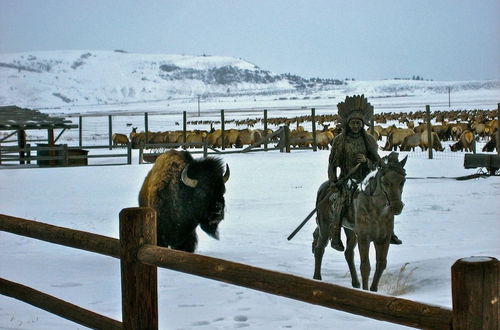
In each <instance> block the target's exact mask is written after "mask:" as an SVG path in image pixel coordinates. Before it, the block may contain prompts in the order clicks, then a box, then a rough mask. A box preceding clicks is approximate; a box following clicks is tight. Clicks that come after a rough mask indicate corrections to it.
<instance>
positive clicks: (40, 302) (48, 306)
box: [0, 208, 499, 329]
mask: <svg viewBox="0 0 500 330" xmlns="http://www.w3.org/2000/svg"><path fill="white" fill-rule="evenodd" d="M0 230H2V231H6V232H10V233H13V234H18V235H22V236H27V237H31V238H35V239H39V240H43V241H47V242H51V243H55V244H60V245H65V246H68V247H73V248H78V249H82V250H86V251H91V252H95V253H99V254H103V255H107V256H111V257H115V258H119V259H120V260H121V273H122V311H123V317H122V318H123V322H122V323H120V322H118V321H115V320H112V319H109V318H107V317H105V316H102V315H99V314H95V313H93V312H90V311H87V310H85V309H82V308H80V307H78V306H75V305H72V304H70V303H68V302H65V301H61V300H59V299H58V298H55V297H52V296H49V295H46V294H45V293H42V292H39V291H36V290H34V289H31V288H28V287H25V286H23V285H21V284H17V283H14V282H10V281H7V280H4V279H0V293H2V294H4V295H7V296H11V297H13V298H16V299H20V300H22V301H25V302H27V303H30V304H32V305H34V306H37V307H40V308H42V309H45V310H47V311H49V312H52V313H54V314H57V315H59V316H62V317H64V318H67V319H70V320H73V321H75V322H77V323H80V324H83V325H86V326H90V327H95V328H103V329H115V328H121V327H123V328H124V329H146V328H147V329H157V327H158V301H157V300H158V296H157V290H158V285H157V272H156V267H162V268H167V269H171V270H175V271H180V272H183V273H187V274H192V275H197V276H201V277H205V278H209V279H213V280H217V281H221V282H225V283H230V284H234V285H238V286H242V287H246V288H250V289H254V290H258V291H262V292H266V293H270V294H274V295H278V296H282V297H287V298H291V299H295V300H299V301H303V302H307V303H310V304H315V305H319V306H323V307H328V308H332V309H337V310H341V311H344V312H348V313H352V314H356V315H361V316H365V317H369V318H373V319H377V320H380V321H387V322H392V323H396V324H401V325H406V326H410V327H417V328H426V329H470V328H484V327H482V326H486V328H488V329H489V328H492V329H494V328H497V326H498V286H497V284H498V273H499V270H498V269H499V262H498V260H496V259H495V258H492V257H480V258H464V259H460V260H458V261H457V262H456V263H455V264H454V266H453V267H452V296H453V310H450V309H447V308H442V307H439V306H434V305H429V304H424V303H419V302H415V301H411V300H406V299H401V298H397V297H392V296H384V295H380V294H375V293H370V292H367V291H362V290H359V289H351V288H346V287H342V286H339V285H334V284H329V283H325V282H320V281H316V280H310V279H306V278H303V277H299V276H295V275H291V274H285V273H280V272H277V271H272V270H267V269H263V268H258V267H254V266H249V265H245V264H240V263H236V262H232V261H227V260H223V259H218V258H214V257H209V256H203V255H198V254H193V253H187V252H183V251H177V250H173V249H168V248H164V247H159V246H157V245H156V212H155V211H154V210H153V209H151V208H127V209H123V210H122V211H121V212H120V240H118V239H114V238H110V237H106V236H101V235H97V234H92V233H88V232H83V231H78V230H73V229H68V228H63V227H58V226H53V225H49V224H44V223H39V222H35V221H31V220H26V219H21V218H16V217H13V216H8V215H4V214H0ZM468 259H470V260H468ZM472 297H473V298H472Z"/></svg>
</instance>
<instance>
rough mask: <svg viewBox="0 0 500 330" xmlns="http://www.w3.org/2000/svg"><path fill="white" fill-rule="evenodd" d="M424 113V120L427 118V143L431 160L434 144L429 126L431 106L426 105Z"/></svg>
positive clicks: (430, 126)
mask: <svg viewBox="0 0 500 330" xmlns="http://www.w3.org/2000/svg"><path fill="white" fill-rule="evenodd" d="M425 113H426V118H427V143H428V144H429V146H428V147H429V149H427V150H428V153H429V159H432V147H433V146H434V143H433V141H432V125H431V106H430V105H426V106H425Z"/></svg>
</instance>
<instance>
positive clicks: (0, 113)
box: [0, 105, 78, 164]
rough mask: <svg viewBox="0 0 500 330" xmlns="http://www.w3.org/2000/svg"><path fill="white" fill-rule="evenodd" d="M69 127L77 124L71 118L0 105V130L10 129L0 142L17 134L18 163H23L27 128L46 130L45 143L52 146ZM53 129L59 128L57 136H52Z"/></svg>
mask: <svg viewBox="0 0 500 330" xmlns="http://www.w3.org/2000/svg"><path fill="white" fill-rule="evenodd" d="M69 128H78V125H75V124H73V123H72V122H71V120H67V119H64V118H57V117H51V116H49V115H47V114H43V113H41V112H40V111H38V110H33V109H27V108H20V107H18V106H15V105H9V106H1V107H0V131H12V132H11V133H10V134H7V135H5V136H3V137H2V138H0V144H1V143H2V142H6V141H7V140H8V139H9V138H10V137H12V136H14V135H16V134H17V144H18V147H19V149H20V151H19V158H20V161H19V162H20V164H24V160H23V159H24V151H22V149H24V148H25V147H26V131H27V130H47V144H48V145H49V146H54V145H55V143H56V141H57V140H58V139H59V137H60V136H61V135H62V134H63V133H64V131H66V129H69ZM55 129H61V132H60V133H59V135H58V136H57V137H54V130H55ZM14 141H15V140H14Z"/></svg>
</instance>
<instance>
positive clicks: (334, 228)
mask: <svg viewBox="0 0 500 330" xmlns="http://www.w3.org/2000/svg"><path fill="white" fill-rule="evenodd" d="M340 229H341V226H340V223H338V222H336V221H334V222H333V223H332V225H331V228H330V237H331V239H332V241H331V246H332V248H334V249H335V250H337V251H341V252H342V251H344V244H343V243H342V239H341V238H340Z"/></svg>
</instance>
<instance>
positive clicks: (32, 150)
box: [0, 143, 132, 167]
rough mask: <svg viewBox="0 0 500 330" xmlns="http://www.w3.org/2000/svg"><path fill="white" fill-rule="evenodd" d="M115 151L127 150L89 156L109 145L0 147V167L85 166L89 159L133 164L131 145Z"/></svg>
mask: <svg viewBox="0 0 500 330" xmlns="http://www.w3.org/2000/svg"><path fill="white" fill-rule="evenodd" d="M112 148H113V149H125V151H124V152H123V153H109V152H106V153H102V154H99V153H96V154H89V150H107V149H110V146H108V145H101V146H94V145H93V146H83V147H74V146H68V145H67V144H57V145H56V144H55V145H51V144H36V145H35V146H32V145H31V144H29V143H28V144H26V145H25V146H24V147H19V146H6V145H0V165H12V164H20V165H30V164H32V163H33V164H35V163H36V165H38V166H41V167H44V166H84V165H91V166H92V165H98V164H92V163H90V164H89V159H102V158H106V159H108V158H113V159H117V158H120V160H119V161H117V162H112V163H110V162H107V163H106V164H105V165H123V164H132V148H131V146H130V143H129V144H128V145H123V146H112Z"/></svg>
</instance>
